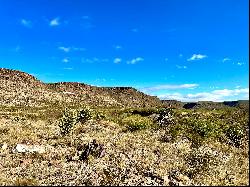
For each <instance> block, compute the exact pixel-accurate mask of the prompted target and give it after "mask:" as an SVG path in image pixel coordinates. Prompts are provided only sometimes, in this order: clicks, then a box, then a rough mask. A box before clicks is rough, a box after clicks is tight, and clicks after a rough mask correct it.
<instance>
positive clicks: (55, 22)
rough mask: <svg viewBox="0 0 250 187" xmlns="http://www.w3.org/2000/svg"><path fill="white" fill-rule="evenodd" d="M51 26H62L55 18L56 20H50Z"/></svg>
mask: <svg viewBox="0 0 250 187" xmlns="http://www.w3.org/2000/svg"><path fill="white" fill-rule="evenodd" d="M49 25H50V26H58V25H60V22H59V18H54V19H52V20H50V22H49Z"/></svg>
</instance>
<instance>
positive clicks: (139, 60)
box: [127, 57, 144, 64]
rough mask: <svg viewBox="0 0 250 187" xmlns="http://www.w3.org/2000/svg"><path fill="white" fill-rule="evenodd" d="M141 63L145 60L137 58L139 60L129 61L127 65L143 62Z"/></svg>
mask: <svg viewBox="0 0 250 187" xmlns="http://www.w3.org/2000/svg"><path fill="white" fill-rule="evenodd" d="M141 61H144V59H143V58H141V57H137V58H134V59H132V60H130V61H127V64H136V63H137V62H141Z"/></svg>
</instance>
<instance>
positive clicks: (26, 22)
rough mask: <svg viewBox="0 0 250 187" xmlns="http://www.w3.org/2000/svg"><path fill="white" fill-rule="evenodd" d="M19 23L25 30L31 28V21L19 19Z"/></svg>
mask: <svg viewBox="0 0 250 187" xmlns="http://www.w3.org/2000/svg"><path fill="white" fill-rule="evenodd" d="M20 23H21V24H22V25H23V26H25V27H27V28H31V27H32V24H31V21H29V20H26V19H21V20H20Z"/></svg>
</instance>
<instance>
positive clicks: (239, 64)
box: [237, 62, 245, 66]
mask: <svg viewBox="0 0 250 187" xmlns="http://www.w3.org/2000/svg"><path fill="white" fill-rule="evenodd" d="M243 64H245V63H244V62H237V65H238V66H242V65H243Z"/></svg>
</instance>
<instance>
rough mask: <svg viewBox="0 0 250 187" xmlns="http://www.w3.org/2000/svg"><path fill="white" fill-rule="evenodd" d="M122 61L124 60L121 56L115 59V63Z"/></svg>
mask: <svg viewBox="0 0 250 187" xmlns="http://www.w3.org/2000/svg"><path fill="white" fill-rule="evenodd" d="M121 61H122V59H121V58H115V59H114V63H115V64H119V63H120V62H121Z"/></svg>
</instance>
